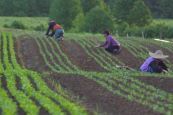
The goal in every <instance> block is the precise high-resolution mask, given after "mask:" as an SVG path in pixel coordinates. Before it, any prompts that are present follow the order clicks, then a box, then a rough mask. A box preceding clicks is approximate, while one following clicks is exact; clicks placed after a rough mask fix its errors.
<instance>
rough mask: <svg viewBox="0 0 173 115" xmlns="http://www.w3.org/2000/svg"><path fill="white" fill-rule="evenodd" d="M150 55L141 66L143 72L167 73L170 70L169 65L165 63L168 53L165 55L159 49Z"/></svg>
mask: <svg viewBox="0 0 173 115" xmlns="http://www.w3.org/2000/svg"><path fill="white" fill-rule="evenodd" d="M149 55H150V57H149V58H147V59H146V60H145V62H144V63H143V64H142V66H141V67H140V70H141V71H142V72H151V73H162V72H164V73H166V72H167V71H168V68H167V66H166V65H165V64H164V63H163V59H166V58H167V57H168V55H164V54H163V52H162V51H161V50H157V51H156V52H155V53H151V52H149Z"/></svg>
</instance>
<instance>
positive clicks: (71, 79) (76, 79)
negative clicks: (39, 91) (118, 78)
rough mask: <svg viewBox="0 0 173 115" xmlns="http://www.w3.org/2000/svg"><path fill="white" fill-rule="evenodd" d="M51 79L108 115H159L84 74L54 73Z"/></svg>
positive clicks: (90, 108)
mask: <svg viewBox="0 0 173 115" xmlns="http://www.w3.org/2000/svg"><path fill="white" fill-rule="evenodd" d="M50 79H53V80H54V81H56V82H58V83H60V84H61V86H62V87H63V88H65V89H66V90H67V91H70V92H72V93H73V94H74V95H75V96H77V97H79V99H80V100H82V104H84V105H85V106H86V107H87V108H88V109H89V110H90V111H95V110H97V111H98V112H99V113H102V114H103V113H105V114H106V115H139V114H140V113H142V115H159V113H156V112H153V111H152V110H150V109H148V108H147V107H145V106H143V105H141V104H138V103H136V102H130V101H128V100H126V99H124V98H122V97H120V96H118V95H114V94H113V93H111V92H110V91H108V90H107V89H105V88H103V87H101V86H100V85H99V84H98V83H96V82H95V81H93V80H90V79H87V78H85V77H82V76H76V75H64V74H52V75H51V78H50ZM49 85H51V84H49Z"/></svg>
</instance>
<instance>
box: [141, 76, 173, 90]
mask: <svg viewBox="0 0 173 115" xmlns="http://www.w3.org/2000/svg"><path fill="white" fill-rule="evenodd" d="M139 80H141V81H142V82H145V83H147V84H149V85H153V86H154V87H157V88H159V89H162V90H165V91H167V92H169V93H173V78H161V77H140V78H139Z"/></svg>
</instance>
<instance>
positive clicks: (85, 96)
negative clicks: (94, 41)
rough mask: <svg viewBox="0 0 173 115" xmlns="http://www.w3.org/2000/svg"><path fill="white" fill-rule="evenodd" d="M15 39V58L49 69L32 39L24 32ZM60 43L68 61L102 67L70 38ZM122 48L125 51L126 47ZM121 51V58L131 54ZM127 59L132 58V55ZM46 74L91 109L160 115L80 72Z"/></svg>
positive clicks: (29, 65)
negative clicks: (75, 73)
mask: <svg viewBox="0 0 173 115" xmlns="http://www.w3.org/2000/svg"><path fill="white" fill-rule="evenodd" d="M15 43H16V45H15V49H16V52H17V57H18V61H19V62H20V63H21V62H22V64H23V65H24V66H25V67H26V68H28V69H32V70H35V71H40V72H44V71H46V70H49V69H48V67H47V66H46V64H45V63H44V60H43V58H42V56H41V54H40V51H39V48H38V46H37V44H36V41H35V40H34V39H31V38H30V37H27V36H24V37H22V38H20V39H17V40H16V42H15ZM60 46H61V49H62V50H63V51H64V52H65V53H66V55H67V56H68V57H69V58H70V61H72V63H73V64H75V65H77V66H78V67H80V68H81V69H83V70H90V71H93V70H95V71H105V70H104V69H103V68H101V67H100V66H99V65H98V64H97V63H96V62H95V61H93V59H91V58H90V57H89V56H88V55H87V54H86V53H85V52H84V50H83V49H82V48H81V47H80V46H79V45H78V44H75V43H73V42H71V41H63V42H62V44H60ZM123 50H124V51H123V52H125V51H126V50H125V49H123ZM123 52H121V54H120V56H119V58H123V59H124V60H128V59H129V58H132V56H129V57H128V58H124V57H126V56H128V55H130V54H128V53H123ZM127 52H128V51H127ZM121 56H122V57H121ZM123 56H124V57H123ZM129 60H130V61H131V59H129ZM131 62H132V61H131ZM127 63H128V61H127ZM134 63H136V60H134ZM136 65H139V64H134V65H132V66H135V67H136ZM48 77H49V78H50V79H52V80H54V81H56V82H57V83H60V84H61V85H62V87H63V88H65V89H66V90H68V91H70V92H72V93H73V94H74V95H75V96H76V97H79V99H80V100H82V104H83V105H84V106H85V107H87V109H89V110H90V111H97V110H98V111H99V112H100V113H102V114H103V113H106V114H108V115H139V114H142V115H159V113H156V112H153V111H152V110H151V109H149V108H147V107H145V106H143V105H141V104H138V103H136V102H130V101H127V100H126V99H124V98H122V97H120V96H117V95H114V94H112V93H111V92H110V91H108V90H107V89H105V88H103V87H102V86H100V85H99V84H97V83H96V82H95V81H93V80H90V79H87V78H85V77H83V76H76V75H64V74H51V75H50V76H48ZM47 83H48V82H47ZM48 85H49V86H50V87H52V86H51V85H52V84H49V83H48Z"/></svg>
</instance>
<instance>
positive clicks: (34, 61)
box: [15, 36, 49, 72]
mask: <svg viewBox="0 0 173 115" xmlns="http://www.w3.org/2000/svg"><path fill="white" fill-rule="evenodd" d="M15 51H16V52H17V55H16V57H17V59H18V62H19V63H20V64H21V65H23V66H24V67H26V68H28V69H32V70H37V71H39V72H41V71H48V70H49V69H48V67H47V66H46V64H45V63H44V60H43V58H42V56H41V54H40V51H39V48H38V46H37V43H36V41H35V40H34V39H31V38H30V37H29V36H23V38H21V39H16V40H15Z"/></svg>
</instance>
